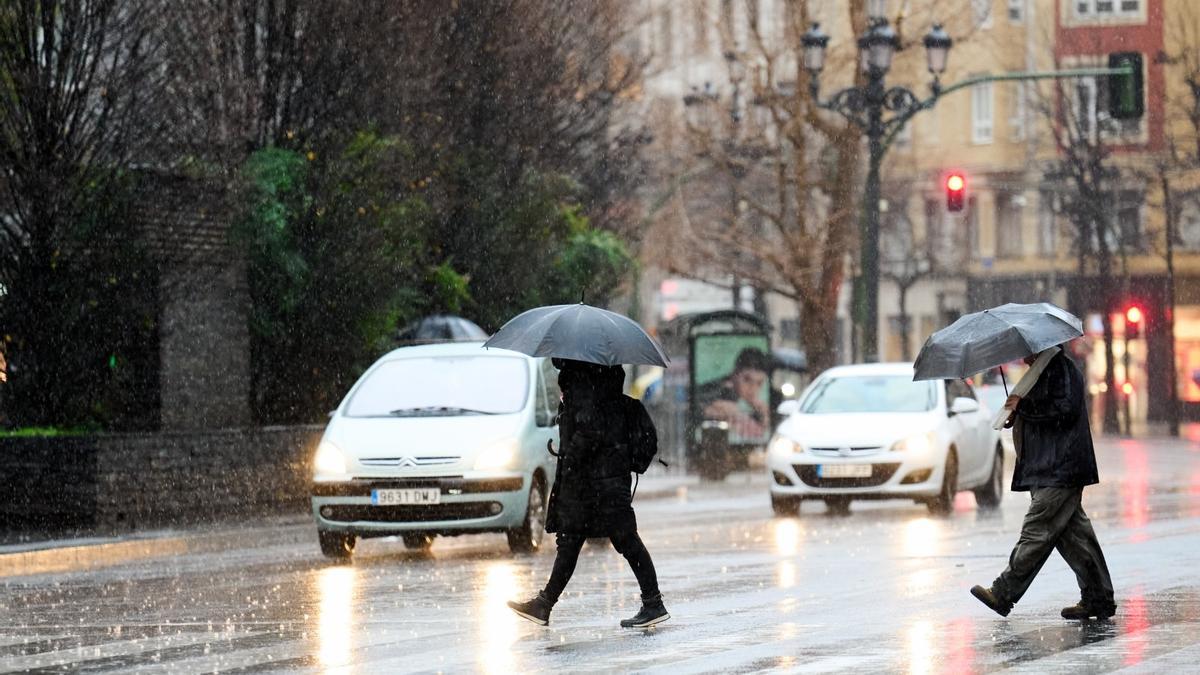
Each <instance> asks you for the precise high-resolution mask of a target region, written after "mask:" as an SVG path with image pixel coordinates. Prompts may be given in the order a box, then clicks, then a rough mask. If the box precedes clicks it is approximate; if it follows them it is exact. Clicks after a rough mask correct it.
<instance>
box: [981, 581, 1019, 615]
mask: <svg viewBox="0 0 1200 675" xmlns="http://www.w3.org/2000/svg"><path fill="white" fill-rule="evenodd" d="M971 595H973V596H975V597H976V598H978V599H979V601H980V602H982V603H983V604H985V605H987V606H988V608H989V609H991V610H992V611H993V612H995V613H997V614H999V615H1000V616H1008V613H1009V612H1011V611H1012V607H1013V605H1012V603H1011V602H1007V601H1005V600H1001V599H1000V598H999V596H997V595H996V592H995V591H993V590H992V589H990V588H984V587H983V586H972V587H971Z"/></svg>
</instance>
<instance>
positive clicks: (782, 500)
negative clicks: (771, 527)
mask: <svg viewBox="0 0 1200 675" xmlns="http://www.w3.org/2000/svg"><path fill="white" fill-rule="evenodd" d="M771 510H772V511H774V512H775V515H777V516H779V517H780V518H795V517H796V516H798V515H800V500H799V499H798V498H796V497H777V496H775V495H771Z"/></svg>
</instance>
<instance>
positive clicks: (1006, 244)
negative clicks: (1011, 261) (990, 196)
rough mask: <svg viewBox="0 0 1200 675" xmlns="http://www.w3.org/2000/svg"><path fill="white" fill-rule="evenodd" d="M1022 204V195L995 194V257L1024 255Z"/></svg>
mask: <svg viewBox="0 0 1200 675" xmlns="http://www.w3.org/2000/svg"><path fill="white" fill-rule="evenodd" d="M1024 205H1025V196H1024V195H1020V194H1014V193H1001V194H998V195H997V196H996V257H998V258H1019V257H1021V256H1022V255H1024V253H1025V247H1024V245H1023V244H1024V242H1023V241H1022V237H1021V230H1022V229H1023V228H1022V226H1021V214H1022V212H1023V207H1024Z"/></svg>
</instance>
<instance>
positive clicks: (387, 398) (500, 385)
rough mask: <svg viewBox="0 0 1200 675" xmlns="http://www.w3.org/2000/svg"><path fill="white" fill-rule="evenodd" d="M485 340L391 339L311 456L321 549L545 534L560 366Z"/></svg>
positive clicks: (526, 547) (529, 544)
mask: <svg viewBox="0 0 1200 675" xmlns="http://www.w3.org/2000/svg"><path fill="white" fill-rule="evenodd" d="M482 344H483V343H481V342H458V343H452V344H435V345H422V346H418V347H404V348H401V349H396V350H394V351H392V352H390V353H388V354H387V355H385V356H384V357H382V358H381V359H379V360H378V361H376V362H375V364H374V365H372V366H371V367H370V368H369V369H368V370H367V371H366V372H365V373H364V374H363V376H362V377H361V378H359V380H358V382H356V383H355V385H354V387H353V388H352V389H351V390H350V392H349V393H348V394H347V395H346V397H345V399H343V400H342V402H341V404H340V405H339V406H338V408H337V410H335V411H334V412H333V413H332V414H331V418H330V420H329V425H328V426H327V427H326V428H325V434H324V436H323V437H322V438H321V443H320V445H319V446H318V448H317V453H316V456H315V458H314V462H313V483H312V510H313V517H314V518H315V519H316V521H317V532H318V535H319V540H320V544H321V552H322V553H324V554H325V555H326V556H329V557H331V558H347V557H349V556H350V555H351V554H352V553H353V551H354V544H355V542H356V541H357V540H358V538H359V537H381V536H389V535H400V536H401V537H402V538H403V540H404V544H405V546H407V547H408V548H410V549H417V550H420V549H427V548H429V547H430V546H431V545H432V543H433V539H434V537H435V536H438V535H458V534H468V533H478V532H503V533H504V534H506V535H507V537H508V545H509V548H511V549H512V550H513V551H514V552H533V551H536V550H537V549H538V548H539V547H540V546H541V542H542V535H543V530H544V523H545V516H546V498H547V495H548V494H549V487H550V483H551V482H552V480H553V475H554V474H553V471H554V457H553V456H552V455H551V454H550V451H549V447H548V444H549V443H550V442H551V441H553V442H554V443H555V444H557V442H558V427H557V426H556V425H555V414H556V412H557V410H558V401H559V389H558V371H557V370H555V369H554V367H553V366H552V365H551V363H550V360H549V359H540V358H531V357H529V356H526V355H524V354H519V353H517V352H512V351H508V350H504V349H484V348H483V346H482Z"/></svg>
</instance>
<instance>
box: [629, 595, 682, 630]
mask: <svg viewBox="0 0 1200 675" xmlns="http://www.w3.org/2000/svg"><path fill="white" fill-rule="evenodd" d="M669 618H671V615H670V614H667V608H666V606H664V605H663V601H662V596H661V595H656V596H654V598H652V599H650V600H647V599H645V598H642V611H640V612H638V613H637V615H636V616H634V617H633V618H632V619H622V620H621V627H622V628H649V627H650V626H653V625H654V624H658V623H662V622H664V621H666V620H667V619H669Z"/></svg>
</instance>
